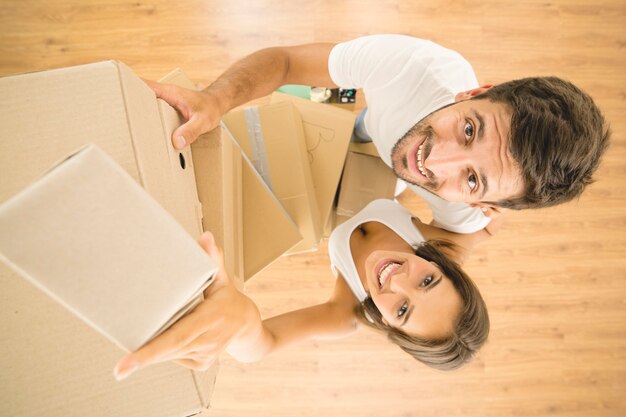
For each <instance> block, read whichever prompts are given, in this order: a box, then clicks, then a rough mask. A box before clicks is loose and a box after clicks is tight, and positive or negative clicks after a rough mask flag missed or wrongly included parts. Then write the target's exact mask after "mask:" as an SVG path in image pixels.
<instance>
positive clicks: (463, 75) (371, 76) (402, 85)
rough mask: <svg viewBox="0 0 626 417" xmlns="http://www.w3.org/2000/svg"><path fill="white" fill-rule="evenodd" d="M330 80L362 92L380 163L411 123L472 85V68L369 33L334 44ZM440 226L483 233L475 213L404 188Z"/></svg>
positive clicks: (425, 47)
mask: <svg viewBox="0 0 626 417" xmlns="http://www.w3.org/2000/svg"><path fill="white" fill-rule="evenodd" d="M328 69H329V71H330V76H331V78H332V80H333V82H334V83H335V84H337V85H338V86H341V87H343V88H362V89H363V92H364V93H365V99H366V101H367V113H366V115H365V120H364V122H365V129H366V130H367V133H368V134H369V135H370V136H371V137H372V139H373V143H374V145H375V146H376V148H377V149H378V153H379V154H380V157H381V158H382V160H383V161H384V162H385V163H386V164H387V165H389V166H391V150H392V148H393V146H394V145H395V144H396V142H397V141H398V140H399V139H400V138H401V137H402V136H404V134H405V133H406V132H408V131H409V129H410V128H411V127H413V126H414V125H415V124H416V123H417V122H419V121H420V120H422V119H423V118H425V117H426V116H428V115H429V114H430V113H432V112H433V111H435V110H438V109H439V108H441V107H443V106H445V105H447V104H451V103H453V102H454V98H455V96H456V94H457V93H459V92H463V91H467V90H471V89H473V88H476V87H478V86H479V85H478V80H477V79H476V75H475V74H474V71H473V69H472V66H471V65H470V64H469V62H467V61H466V60H465V58H463V57H462V56H461V55H460V54H459V53H457V52H455V51H452V50H450V49H446V48H444V47H442V46H440V45H437V44H436V43H433V42H431V41H427V40H423V39H418V38H413V37H410V36H404V35H372V36H365V37H362V38H357V39H355V40H352V41H348V42H344V43H340V44H338V45H336V46H335V47H334V48H333V49H332V51H331V53H330V57H329V60H328ZM409 187H410V188H411V189H412V190H413V191H414V192H415V193H417V194H418V195H419V196H421V197H422V198H423V199H424V200H426V202H427V203H428V205H429V206H430V207H431V209H432V212H433V219H434V220H435V221H436V222H437V223H438V224H439V225H440V226H441V227H443V228H445V229H447V230H450V231H452V232H457V233H472V232H475V231H477V230H480V229H483V228H484V227H485V226H486V225H487V224H488V223H489V218H488V217H487V216H485V215H484V214H483V213H482V211H481V210H480V209H477V208H472V207H470V206H469V205H467V204H465V203H452V202H449V201H445V200H443V199H442V198H440V197H438V196H436V195H434V194H432V193H430V192H429V191H427V190H425V189H423V188H421V187H417V186H413V185H409Z"/></svg>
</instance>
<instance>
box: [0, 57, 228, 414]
mask: <svg viewBox="0 0 626 417" xmlns="http://www.w3.org/2000/svg"><path fill="white" fill-rule="evenodd" d="M0 91H2V95H0V133H1V137H2V138H3V141H2V142H1V143H0V166H1V167H2V170H3V175H1V176H0V202H4V201H6V200H7V199H8V198H9V197H10V196H12V195H14V194H16V193H17V192H18V191H19V190H21V189H22V188H24V187H25V186H27V185H28V184H29V183H31V182H33V181H34V180H35V179H36V178H38V177H40V176H42V174H43V173H44V172H45V171H46V170H48V169H49V168H50V167H51V166H54V165H55V164H56V163H58V162H59V161H60V160H61V159H62V158H64V157H66V156H67V155H70V154H71V153H73V152H74V151H75V150H76V149H78V148H80V147H81V146H82V145H84V144H86V143H94V144H97V145H98V146H99V147H100V148H102V149H103V150H104V151H105V152H106V153H107V154H108V155H110V156H111V157H112V158H113V159H114V160H115V161H116V162H117V163H118V164H119V165H120V166H121V167H122V168H123V169H124V170H125V171H126V172H127V173H128V174H129V175H130V176H131V177H132V178H133V179H134V180H135V181H137V182H138V183H139V184H141V185H142V186H143V187H144V188H145V189H146V190H147V191H148V192H149V193H150V194H151V195H152V197H153V198H154V199H155V200H157V202H158V203H159V204H160V205H161V206H162V207H163V208H165V209H166V210H167V211H168V212H169V213H170V214H171V215H172V216H173V217H174V218H175V219H176V220H177V221H178V222H179V223H180V224H181V225H182V226H183V227H184V228H185V230H187V231H188V232H189V233H190V234H191V235H192V236H193V237H194V238H196V237H197V236H198V235H199V234H200V232H201V230H202V229H201V224H200V222H201V218H200V216H199V213H200V212H201V207H200V204H199V202H198V197H197V194H196V185H195V177H194V167H193V160H192V157H191V153H190V151H189V150H188V149H187V150H185V151H184V152H178V151H176V150H175V149H174V148H173V147H172V146H171V141H170V140H169V138H170V135H171V133H172V130H173V129H174V128H175V127H176V126H178V123H180V120H179V118H178V115H177V113H176V112H175V111H174V109H172V108H170V107H169V106H167V105H166V104H165V103H163V102H160V101H157V100H156V99H155V96H154V93H153V92H152V91H151V90H150V89H149V88H148V87H147V86H146V85H145V84H144V83H143V82H142V81H141V80H140V79H139V78H138V77H136V76H135V75H134V74H133V73H132V72H131V71H130V70H129V69H128V68H127V67H126V66H124V65H123V64H121V63H118V62H111V61H109V62H101V63H96V64H90V65H82V66H77V67H71V68H63V69H58V70H52V71H45V72H38V73H31V74H22V75H17V76H11V77H4V78H0ZM129 209H130V208H129ZM98 220H99V219H98V218H94V219H93V221H94V222H98ZM0 289H1V291H0V324H1V329H2V331H1V332H0V338H1V340H0V369H1V371H0V386H2V390H0V404H1V406H0V407H1V410H2V414H3V415H16V416H17V415H19V416H41V415H46V416H53V417H56V416H68V415H85V416H87V415H89V416H92V417H93V416H103V417H104V416H117V415H120V416H121V415H124V416H146V415H150V416H185V415H192V414H195V413H197V412H199V411H200V410H201V409H202V408H205V407H207V406H208V401H209V398H210V395H211V391H212V388H213V383H214V379H215V373H216V368H215V367H214V368H213V369H211V370H209V371H208V372H204V373H196V372H191V371H189V370H186V369H184V368H182V367H180V366H177V365H174V364H171V363H167V364H162V365H158V366H154V367H149V368H147V369H146V370H143V371H142V372H139V373H138V374H137V375H133V376H132V377H131V378H129V379H128V380H125V381H123V382H121V383H118V382H117V381H115V379H114V378H113V376H112V368H113V366H114V365H115V363H116V362H117V360H118V359H119V358H120V357H121V356H122V355H123V351H121V350H119V349H118V348H117V347H116V346H114V345H113V344H112V343H110V342H109V341H107V340H106V339H105V338H103V337H102V336H100V335H99V334H97V333H96V332H94V331H92V330H91V329H90V328H89V327H88V326H87V325H86V324H85V323H83V322H82V321H81V320H79V319H78V318H77V317H76V316H74V315H73V314H71V313H70V312H68V311H67V310H65V309H64V308H62V307H61V306H60V305H58V304H57V303H56V302H55V301H53V300H52V299H50V298H49V297H47V296H46V295H45V294H44V293H43V292H41V291H39V290H38V289H36V288H35V287H34V286H33V285H31V284H30V283H28V282H27V281H26V280H24V279H22V278H21V277H19V276H18V275H17V274H15V273H13V272H12V271H11V270H9V269H8V268H7V267H6V266H5V265H0ZM94 297H97V294H94Z"/></svg>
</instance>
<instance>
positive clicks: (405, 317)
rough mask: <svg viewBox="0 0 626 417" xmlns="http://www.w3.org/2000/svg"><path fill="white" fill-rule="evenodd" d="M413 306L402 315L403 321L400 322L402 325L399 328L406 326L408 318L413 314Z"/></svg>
mask: <svg viewBox="0 0 626 417" xmlns="http://www.w3.org/2000/svg"><path fill="white" fill-rule="evenodd" d="M413 308H414V307H413V306H411V308H410V309H409V311H407V313H406V314H405V315H404V320H403V321H402V324H401V325H400V326H404V325H405V324H406V322H407V321H408V320H409V317H411V313H412V312H413Z"/></svg>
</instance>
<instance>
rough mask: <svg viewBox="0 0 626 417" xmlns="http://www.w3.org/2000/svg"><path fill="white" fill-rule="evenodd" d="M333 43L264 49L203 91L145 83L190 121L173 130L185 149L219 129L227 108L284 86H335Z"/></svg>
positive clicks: (176, 142) (174, 139) (178, 145)
mask: <svg viewBox="0 0 626 417" xmlns="http://www.w3.org/2000/svg"><path fill="white" fill-rule="evenodd" d="M333 47H334V44H330V43H314V44H307V45H298V46H290V47H275V48H267V49H262V50H260V51H258V52H255V53H253V54H251V55H249V56H247V57H245V58H243V59H242V60H240V61H238V62H236V63H235V64H233V65H232V66H231V67H230V68H228V69H227V70H226V71H225V72H224V73H223V74H222V75H221V76H220V77H219V78H218V79H217V80H215V81H214V82H213V83H212V84H211V85H209V86H208V87H207V88H205V89H204V90H203V91H201V92H197V91H191V90H187V89H184V88H180V87H176V86H172V85H164V84H159V83H155V82H152V81H146V83H147V84H148V85H149V86H150V87H151V88H152V89H153V90H154V92H155V93H156V95H157V97H159V98H161V99H163V100H165V101H166V102H167V103H169V104H170V105H171V106H172V107H174V108H176V109H177V110H178V111H179V112H180V113H181V114H182V115H183V117H185V118H186V119H187V122H186V123H185V124H183V125H181V126H180V127H179V128H178V129H176V130H175V131H174V132H173V133H172V143H173V144H174V147H175V148H177V149H182V148H183V147H185V146H187V145H189V144H191V143H192V142H193V141H195V140H196V138H197V137H198V136H200V135H201V134H203V133H205V132H208V131H210V130H212V129H214V128H215V127H217V125H218V124H219V121H220V119H221V117H222V115H223V114H225V113H226V112H228V111H229V110H231V109H233V108H235V107H237V106H239V105H242V104H244V103H246V102H248V101H250V100H253V99H255V98H258V97H263V96H265V95H268V94H270V93H272V92H273V91H274V90H276V89H277V88H278V87H280V86H281V85H285V84H306V85H315V86H326V87H336V85H335V84H334V83H333V81H332V79H331V77H330V74H329V71H328V58H329V55H330V51H331V50H332V48H333Z"/></svg>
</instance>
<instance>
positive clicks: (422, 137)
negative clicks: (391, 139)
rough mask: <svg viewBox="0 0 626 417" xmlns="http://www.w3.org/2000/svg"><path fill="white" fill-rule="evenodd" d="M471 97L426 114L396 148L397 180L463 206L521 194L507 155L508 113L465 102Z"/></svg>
mask: <svg viewBox="0 0 626 417" xmlns="http://www.w3.org/2000/svg"><path fill="white" fill-rule="evenodd" d="M472 91H476V90H472ZM483 91H484V90H483ZM464 94H465V96H464ZM476 94H477V93H474V94H472V92H466V93H461V94H460V95H458V96H457V103H455V104H453V105H450V106H448V107H444V108H442V109H439V110H437V111H435V112H433V113H431V114H430V115H429V116H428V117H426V118H425V119H423V120H421V121H420V122H419V123H418V124H416V125H415V126H414V127H413V128H412V129H411V130H410V131H409V132H408V133H407V134H406V135H405V136H404V137H403V138H402V139H400V140H399V141H398V143H396V145H395V146H394V148H393V151H392V153H391V159H392V163H393V169H394V171H395V173H396V175H398V176H399V177H400V178H402V179H403V180H405V181H407V182H410V183H412V184H414V185H417V186H420V187H423V188H425V189H427V190H429V191H431V192H433V193H434V194H437V195H438V196H440V197H442V198H443V199H445V200H448V201H461V202H465V203H468V204H472V203H474V204H478V205H480V202H482V201H499V200H502V199H505V198H510V197H514V196H518V195H519V194H521V193H522V191H523V180H522V176H521V171H520V169H519V167H518V165H517V164H516V163H515V161H514V160H513V158H512V156H511V155H510V153H509V139H508V138H509V130H510V124H511V113H510V111H509V110H508V108H507V107H506V106H505V105H504V104H502V103H493V102H491V101H489V100H466V98H469V97H471V96H473V95H476ZM459 100H460V101H459Z"/></svg>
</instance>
